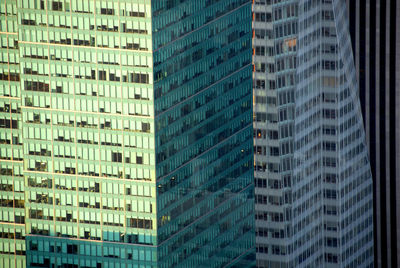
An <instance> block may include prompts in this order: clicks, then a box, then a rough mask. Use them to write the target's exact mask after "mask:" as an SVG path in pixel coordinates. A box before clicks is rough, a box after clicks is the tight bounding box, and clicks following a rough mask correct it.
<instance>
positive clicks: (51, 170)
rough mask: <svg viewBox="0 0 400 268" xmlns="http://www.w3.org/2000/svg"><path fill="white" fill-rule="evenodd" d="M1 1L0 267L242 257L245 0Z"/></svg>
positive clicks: (248, 127) (249, 181) (247, 207)
mask: <svg viewBox="0 0 400 268" xmlns="http://www.w3.org/2000/svg"><path fill="white" fill-rule="evenodd" d="M0 3H1V12H2V16H1V23H2V24H1V27H2V28H1V33H0V34H1V37H2V40H1V41H2V42H3V40H5V43H4V44H3V43H2V47H1V56H2V58H1V60H2V62H1V63H0V64H1V67H2V69H1V72H2V73H1V98H0V103H1V106H0V109H1V110H0V114H1V118H0V119H1V120H2V121H0V127H1V141H0V148H1V157H0V164H1V175H2V176H1V183H2V184H1V188H0V191H1V193H2V201H1V204H2V206H3V207H6V208H5V209H4V210H3V211H2V214H1V215H2V218H1V219H0V227H1V228H3V229H2V230H1V234H2V235H1V237H0V247H1V248H0V261H1V262H2V263H0V266H1V267H24V266H27V267H93V268H94V267H96V268H98V267H202V266H209V267H221V266H240V265H246V266H251V265H253V264H255V258H254V253H255V247H254V243H255V236H254V216H253V215H254V198H253V196H254V194H253V192H254V188H253V169H252V166H253V142H252V135H253V130H252V68H251V57H252V54H251V3H250V2H249V1H248V0H224V1H215V0H208V1H191V0H179V1H178V0H169V1H144V0H120V1H112V0H108V1H98V0H96V1H94V0H85V1H80V0H57V1H51V0H15V1H11V0H2V1H1V2H0ZM3 12H4V14H5V16H3ZM24 255H26V256H24Z"/></svg>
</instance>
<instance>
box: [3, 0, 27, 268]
mask: <svg viewBox="0 0 400 268" xmlns="http://www.w3.org/2000/svg"><path fill="white" fill-rule="evenodd" d="M0 3H1V4H0V38H1V40H0V42H1V48H0V193H1V197H0V206H1V211H0V233H1V236H0V266H1V267H7V266H8V265H9V266H12V267H14V266H16V267H23V265H24V263H25V256H24V255H25V241H24V238H25V225H24V223H25V209H24V199H25V195H24V177H23V148H22V112H21V106H22V103H21V83H20V65H19V62H20V61H19V44H18V27H17V24H18V23H17V5H16V3H17V1H16V0H14V1H12V0H11V1H8V0H7V1H4V0H3V1H1V2H0Z"/></svg>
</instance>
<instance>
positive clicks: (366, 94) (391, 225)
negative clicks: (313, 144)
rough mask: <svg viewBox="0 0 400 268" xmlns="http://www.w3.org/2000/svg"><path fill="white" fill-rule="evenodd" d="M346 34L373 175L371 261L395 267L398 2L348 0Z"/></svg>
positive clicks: (399, 156) (399, 251)
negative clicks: (352, 60) (357, 81)
mask: <svg viewBox="0 0 400 268" xmlns="http://www.w3.org/2000/svg"><path fill="white" fill-rule="evenodd" d="M348 6H349V17H350V34H351V38H352V44H353V51H355V53H354V58H355V65H356V68H357V74H358V78H359V81H360V83H359V84H360V89H359V90H360V92H359V95H360V100H361V108H362V113H363V118H364V124H365V129H366V137H367V144H368V148H369V152H370V155H371V169H372V175H373V181H374V211H375V215H374V225H375V231H374V238H375V266H376V267H397V266H398V265H399V259H398V258H399V257H398V256H400V246H399V244H398V241H400V193H399V190H398V189H399V184H400V170H399V163H400V153H399V152H400V143H399V135H400V127H399V120H398V118H399V114H400V113H399V104H400V103H399V102H400V65H399V64H400V49H399V47H400V27H399V25H400V3H399V1H396V0H393V1H392V0H387V1H381V0H366V1H359V0H356V1H348Z"/></svg>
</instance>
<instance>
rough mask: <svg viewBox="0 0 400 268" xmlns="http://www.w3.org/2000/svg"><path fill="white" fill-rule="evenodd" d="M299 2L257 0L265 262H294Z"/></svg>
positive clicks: (260, 218)
mask: <svg viewBox="0 0 400 268" xmlns="http://www.w3.org/2000/svg"><path fill="white" fill-rule="evenodd" d="M297 4H298V3H297V1H285V2H282V3H273V1H255V3H254V5H253V12H254V22H253V28H254V39H253V48H254V52H255V53H254V65H255V68H254V96H255V97H254V99H255V105H254V115H255V116H254V119H255V122H254V137H255V148H254V153H255V155H254V158H255V185H256V191H255V193H256V196H255V201H256V235H257V263H258V266H260V267H286V266H287V265H289V256H290V255H289V253H290V252H289V247H290V244H291V240H290V237H291V224H292V222H291V216H290V215H291V203H292V201H291V195H292V192H291V181H292V174H293V152H294V150H293V149H294V148H293V137H294V132H293V131H294V107H295V99H294V93H295V89H296V83H295V81H296V57H297V52H296V42H297V21H298V9H297ZM283 29H285V31H283Z"/></svg>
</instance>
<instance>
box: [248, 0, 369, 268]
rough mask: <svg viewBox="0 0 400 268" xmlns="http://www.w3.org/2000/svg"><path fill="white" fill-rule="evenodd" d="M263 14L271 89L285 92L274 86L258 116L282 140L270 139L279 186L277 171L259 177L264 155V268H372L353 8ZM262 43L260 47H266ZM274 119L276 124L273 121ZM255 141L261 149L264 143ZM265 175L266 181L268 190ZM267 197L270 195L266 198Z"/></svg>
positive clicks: (300, 5) (265, 7)
mask: <svg viewBox="0 0 400 268" xmlns="http://www.w3.org/2000/svg"><path fill="white" fill-rule="evenodd" d="M257 6H261V7H257ZM257 9H258V10H257ZM253 11H254V12H256V11H257V12H259V13H264V14H268V13H270V15H264V16H265V18H266V19H265V20H266V22H267V24H266V25H265V26H266V27H265V28H264V29H263V28H262V25H257V24H256V22H254V25H253V27H254V28H255V36H256V38H259V36H257V31H258V32H260V31H261V32H262V31H263V30H264V31H265V32H266V33H268V32H269V33H270V35H269V36H267V40H264V46H266V47H267V49H265V50H266V51H267V50H268V49H269V50H270V51H271V52H272V53H271V54H270V55H271V56H272V57H269V58H261V59H260V60H262V61H265V62H266V63H270V66H269V69H267V70H266V73H267V74H266V77H267V78H270V80H271V82H270V81H268V83H266V84H275V85H276V88H271V87H266V90H265V95H266V96H267V98H268V97H269V96H275V98H276V100H275V101H266V102H264V105H260V104H258V107H257V108H256V109H258V110H257V112H258V111H259V110H260V109H262V107H264V109H265V111H266V113H267V115H266V118H267V121H266V124H265V125H264V127H265V130H261V136H262V133H263V132H262V131H269V128H272V127H275V130H276V131H277V133H276V134H275V136H274V137H275V139H271V138H269V137H266V138H265V140H264V141H263V142H264V143H263V144H264V146H266V148H267V149H266V152H267V153H268V148H269V147H273V146H275V147H276V146H279V147H278V148H279V151H277V152H276V156H278V159H279V162H278V166H277V167H276V168H275V173H277V175H278V177H277V178H278V180H277V181H276V183H275V184H273V183H272V182H274V179H275V176H276V175H275V174H271V172H270V171H269V170H267V169H265V171H264V170H262V171H263V172H264V175H257V170H258V166H257V159H260V158H259V156H258V155H257V154H258V152H259V150H257V147H256V151H255V153H256V155H255V161H256V202H258V203H260V200H261V202H262V204H263V205H257V206H256V215H257V217H258V220H260V216H261V217H262V219H263V221H257V220H256V228H257V229H256V232H257V238H256V244H257V251H258V252H257V265H258V266H259V267H299V266H301V267H338V266H339V267H355V266H357V267H358V266H363V267H372V265H373V235H372V233H373V223H372V179H371V171H370V166H369V159H368V152H367V147H366V143H365V134H364V129H363V124H362V115H361V109H360V102H359V99H358V94H357V93H358V86H357V81H356V73H355V67H354V63H353V61H352V57H351V56H352V50H351V41H350V35H349V32H348V28H347V26H348V18H347V10H346V3H345V1H344V0H323V1H303V0H300V1H284V2H279V1H274V2H272V1H256V2H255V5H254V8H253ZM254 17H255V18H256V20H257V13H256V14H255V16H254ZM260 17H262V15H260ZM267 18H269V21H268V19H267ZM259 39H260V41H257V42H258V43H256V42H254V45H261V44H262V42H263V41H261V40H262V38H259ZM268 47H270V48H268ZM255 49H256V56H255V57H254V63H255V65H256V66H257V64H258V62H257V60H258V59H259V58H258V57H257V48H255ZM292 58H293V59H294V60H292ZM292 61H293V63H291V62H292ZM256 68H257V67H256ZM270 73H274V74H273V75H272V76H271V75H270ZM293 73H294V74H295V79H293V80H292V74H293ZM257 86H258V85H257V82H256V83H255V92H257V91H259V89H258V88H257ZM271 91H272V92H271ZM281 93H282V94H281ZM255 95H256V93H255ZM292 96H293V97H292ZM256 98H257V95H256ZM275 103H276V104H275ZM275 105H276V107H275ZM256 106H257V104H256ZM271 112H273V113H274V114H276V116H275V118H276V121H275V122H274V121H273V120H268V117H271V116H269V115H268V113H271ZM255 118H256V120H257V115H256V116H255ZM271 121H272V122H271ZM255 124H257V122H256V123H255ZM286 125H288V128H286V127H285V126H286ZM256 131H258V130H256ZM255 136H256V146H258V143H257V142H258V141H257V138H259V137H260V136H259V135H258V133H257V132H256V133H255ZM286 142H288V144H289V145H285V144H286ZM260 144H262V142H260ZM285 158H287V160H286V161H285ZM259 176H263V177H265V178H266V179H267V180H265V179H264V181H266V182H263V183H261V184H260V183H259V180H260V178H259ZM274 187H276V189H275V190H274ZM260 188H261V189H260ZM262 188H267V189H266V190H265V189H262ZM260 192H264V193H265V194H266V196H265V197H263V198H259V196H258V194H259V193H260ZM276 195H278V198H276V197H275V196H276ZM277 212H278V213H277ZM275 222H282V223H283V224H280V225H279V224H276V223H275ZM271 226H274V227H275V226H280V227H279V228H280V229H281V230H279V229H277V230H272V229H269V228H271ZM261 228H264V229H261Z"/></svg>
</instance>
